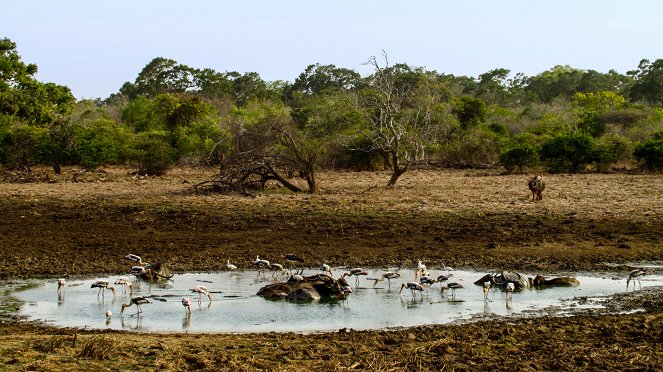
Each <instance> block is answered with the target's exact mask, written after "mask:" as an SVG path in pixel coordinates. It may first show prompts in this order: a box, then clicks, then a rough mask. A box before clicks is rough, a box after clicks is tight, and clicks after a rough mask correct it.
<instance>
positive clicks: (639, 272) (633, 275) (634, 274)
mask: <svg viewBox="0 0 663 372" xmlns="http://www.w3.org/2000/svg"><path fill="white" fill-rule="evenodd" d="M646 274H647V271H645V269H635V270H633V271H631V272H630V273H628V278H627V279H626V289H628V285H629V283H630V282H631V280H632V281H633V289H635V281H636V280H637V281H638V284H639V285H640V289H642V283H640V277H641V276H643V275H646Z"/></svg>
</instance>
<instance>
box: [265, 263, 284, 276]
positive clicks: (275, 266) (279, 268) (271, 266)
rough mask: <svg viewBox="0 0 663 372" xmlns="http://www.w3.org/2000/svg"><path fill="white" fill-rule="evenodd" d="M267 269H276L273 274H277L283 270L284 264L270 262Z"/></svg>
mask: <svg viewBox="0 0 663 372" xmlns="http://www.w3.org/2000/svg"><path fill="white" fill-rule="evenodd" d="M267 269H269V270H272V271H274V272H273V273H272V276H274V275H276V273H277V272H279V271H280V272H283V265H281V264H277V263H270V264H269V265H267Z"/></svg>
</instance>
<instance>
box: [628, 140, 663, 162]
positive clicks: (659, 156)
mask: <svg viewBox="0 0 663 372" xmlns="http://www.w3.org/2000/svg"><path fill="white" fill-rule="evenodd" d="M633 156H635V158H636V159H637V160H638V161H639V162H640V164H642V166H643V167H644V168H646V169H648V170H651V171H657V170H663V132H658V133H656V134H654V137H653V138H651V139H648V140H646V141H642V142H640V143H638V144H637V145H635V151H634V152H633Z"/></svg>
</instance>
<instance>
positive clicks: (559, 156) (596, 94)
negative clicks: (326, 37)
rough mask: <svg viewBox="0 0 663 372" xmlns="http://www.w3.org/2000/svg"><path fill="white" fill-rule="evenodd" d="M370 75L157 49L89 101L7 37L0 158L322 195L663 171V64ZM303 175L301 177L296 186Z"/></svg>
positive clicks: (372, 59) (385, 69) (2, 46)
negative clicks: (343, 186)
mask: <svg viewBox="0 0 663 372" xmlns="http://www.w3.org/2000/svg"><path fill="white" fill-rule="evenodd" d="M365 64H366V65H367V66H368V67H370V68H371V70H372V73H371V74H369V75H367V76H361V75H360V74H359V73H357V72H356V71H354V70H352V69H348V68H344V67H338V66H334V65H321V64H319V63H313V64H311V65H309V66H308V67H307V68H306V69H305V70H304V71H303V72H301V74H299V76H297V77H296V78H295V79H294V80H293V81H292V82H289V81H264V80H263V79H262V78H261V77H260V74H259V73H258V72H247V73H239V72H236V71H224V72H218V71H215V70H213V69H210V68H205V67H203V68H196V67H191V66H187V65H184V64H181V63H178V62H177V61H175V60H172V59H169V58H164V57H156V58H154V59H153V60H151V61H149V62H148V63H147V64H146V66H145V67H144V68H143V69H142V70H141V71H140V72H139V73H138V75H137V76H136V78H135V80H134V81H129V82H126V83H124V84H123V85H122V86H121V87H119V88H118V91H117V92H116V93H113V94H111V95H110V96H109V97H106V98H98V99H96V100H80V101H76V99H75V98H74V96H73V95H72V93H71V91H70V89H69V88H68V87H66V86H62V85H58V84H56V83H50V82H46V83H44V82H40V81H38V80H37V79H36V78H35V74H36V72H37V66H36V65H34V64H30V63H26V62H24V61H22V60H21V57H20V55H19V53H18V49H17V45H16V44H15V43H14V42H12V41H11V40H9V39H7V38H4V39H0V164H2V166H3V167H4V168H5V169H10V170H20V171H23V172H30V170H31V169H32V168H34V167H35V166H37V165H47V166H50V167H52V168H53V170H54V172H56V173H59V172H60V170H61V167H62V166H71V165H74V166H80V167H83V168H85V169H88V170H94V169H96V168H98V167H103V166H108V165H119V164H123V165H132V166H135V169H136V172H137V173H138V174H143V175H158V174H162V173H164V172H167V171H168V169H169V168H170V167H172V166H175V165H196V166H213V167H218V169H219V175H218V178H217V179H215V180H211V181H210V183H209V185H208V186H210V187H213V188H216V189H219V190H245V189H247V188H253V189H260V188H264V187H266V185H267V184H268V183H269V182H270V181H274V182H276V183H278V184H279V185H281V186H283V187H286V188H288V189H290V190H292V191H296V192H299V191H306V192H316V191H317V190H318V189H319V185H318V182H317V177H316V175H317V172H319V171H320V170H322V169H348V170H383V169H388V170H390V171H391V177H390V179H388V180H385V184H386V185H388V186H394V185H396V184H397V182H398V179H399V178H400V177H401V176H402V175H403V174H405V173H406V171H407V170H408V169H409V168H411V167H461V168H497V169H503V170H504V172H508V173H510V172H516V171H517V172H526V171H532V170H536V171H548V172H605V171H611V170H615V169H619V170H635V171H643V172H644V171H652V172H657V171H661V170H662V169H663V163H661V159H663V60H661V59H658V60H655V61H650V60H647V59H643V60H641V61H640V63H639V64H637V66H636V68H635V69H634V70H632V71H628V72H626V73H625V74H622V73H619V72H617V71H614V70H610V71H608V72H607V73H603V72H598V71H594V70H582V69H577V68H573V67H571V66H559V65H558V66H553V67H552V68H550V69H549V70H547V71H544V72H542V73H540V74H537V75H534V76H526V75H524V74H522V73H513V72H511V71H510V70H508V69H505V68H496V69H493V70H491V71H488V72H486V73H483V74H480V75H479V76H478V77H471V76H454V75H451V74H445V73H441V72H437V71H431V70H427V69H425V68H422V67H417V66H410V65H408V64H406V63H395V64H392V63H390V61H389V56H388V55H387V54H386V53H384V52H383V53H382V55H379V56H367V60H366V62H365ZM294 178H301V179H303V180H304V181H305V184H306V187H305V188H304V187H302V186H301V185H302V183H298V182H293V181H292V180H293V179H294Z"/></svg>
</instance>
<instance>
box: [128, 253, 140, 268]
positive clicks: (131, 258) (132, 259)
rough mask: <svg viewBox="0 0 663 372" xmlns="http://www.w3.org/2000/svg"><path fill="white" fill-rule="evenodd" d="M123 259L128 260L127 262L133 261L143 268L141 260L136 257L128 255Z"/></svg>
mask: <svg viewBox="0 0 663 372" xmlns="http://www.w3.org/2000/svg"><path fill="white" fill-rule="evenodd" d="M124 259H126V260H129V261H133V262H135V263H137V264H138V265H141V266H143V260H142V259H141V258H140V256H138V255H135V254H128V255H126V256H124Z"/></svg>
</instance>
